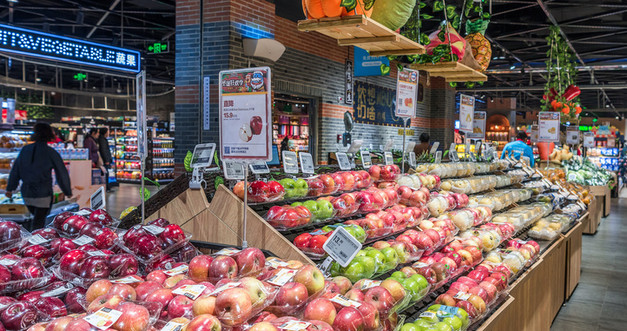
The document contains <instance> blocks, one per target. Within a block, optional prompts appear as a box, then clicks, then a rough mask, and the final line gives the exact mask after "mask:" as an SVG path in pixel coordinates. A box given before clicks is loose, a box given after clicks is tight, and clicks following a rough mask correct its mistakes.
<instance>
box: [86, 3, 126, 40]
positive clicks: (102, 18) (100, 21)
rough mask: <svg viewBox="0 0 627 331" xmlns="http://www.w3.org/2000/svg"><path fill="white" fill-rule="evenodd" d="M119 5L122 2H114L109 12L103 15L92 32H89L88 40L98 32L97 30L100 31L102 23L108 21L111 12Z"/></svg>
mask: <svg viewBox="0 0 627 331" xmlns="http://www.w3.org/2000/svg"><path fill="white" fill-rule="evenodd" d="M118 3H120V0H113V2H112V3H111V6H109V11H108V12H105V13H104V14H102V17H100V19H99V20H98V22H97V23H96V26H95V27H93V28H92V29H91V31H89V33H88V34H87V38H89V37H91V35H93V34H94V32H96V30H97V29H98V26H100V25H101V24H102V22H104V20H106V19H107V17H108V16H109V13H110V11H112V10H113V9H114V8H115V7H116V6H117V5H118Z"/></svg>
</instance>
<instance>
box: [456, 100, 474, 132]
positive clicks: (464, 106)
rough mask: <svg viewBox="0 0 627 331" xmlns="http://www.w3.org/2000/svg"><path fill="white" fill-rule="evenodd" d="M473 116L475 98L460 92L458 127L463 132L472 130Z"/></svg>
mask: <svg viewBox="0 0 627 331" xmlns="http://www.w3.org/2000/svg"><path fill="white" fill-rule="evenodd" d="M474 117H475V98H474V97H471V96H469V95H465V94H461V95H460V96H459V129H460V130H461V131H464V132H472V129H473V124H472V123H473V119H474Z"/></svg>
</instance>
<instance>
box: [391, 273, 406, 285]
mask: <svg viewBox="0 0 627 331" xmlns="http://www.w3.org/2000/svg"><path fill="white" fill-rule="evenodd" d="M390 278H392V279H394V280H398V281H399V282H400V281H401V280H404V279H405V278H407V276H406V275H405V273H404V272H402V271H394V272H393V273H392V275H391V276H390Z"/></svg>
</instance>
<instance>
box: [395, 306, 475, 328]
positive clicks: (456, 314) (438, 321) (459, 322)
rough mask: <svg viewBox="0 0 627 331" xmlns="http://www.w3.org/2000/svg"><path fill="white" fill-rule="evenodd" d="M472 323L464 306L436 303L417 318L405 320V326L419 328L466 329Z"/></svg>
mask: <svg viewBox="0 0 627 331" xmlns="http://www.w3.org/2000/svg"><path fill="white" fill-rule="evenodd" d="M466 309H470V307H466ZM473 309H474V307H473ZM470 324H471V318H470V315H469V313H468V312H466V310H464V309H463V308H459V307H454V306H446V305H440V304H435V305H431V306H429V307H428V308H427V309H426V310H425V311H423V312H422V313H420V315H419V316H418V319H417V320H415V321H413V322H411V323H410V322H405V324H404V326H405V325H409V326H410V329H411V327H414V328H416V329H418V330H452V331H464V330H466V329H467V328H468V326H469V325H470Z"/></svg>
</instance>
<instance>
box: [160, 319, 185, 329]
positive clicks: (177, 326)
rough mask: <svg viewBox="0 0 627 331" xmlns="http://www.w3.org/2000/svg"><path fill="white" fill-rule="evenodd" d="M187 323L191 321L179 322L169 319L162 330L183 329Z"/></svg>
mask: <svg viewBox="0 0 627 331" xmlns="http://www.w3.org/2000/svg"><path fill="white" fill-rule="evenodd" d="M187 324H189V323H185V324H183V323H177V322H172V321H169V322H168V323H167V324H166V325H165V326H164V327H163V328H162V329H161V331H181V330H183V329H184V328H185V326H187Z"/></svg>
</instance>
